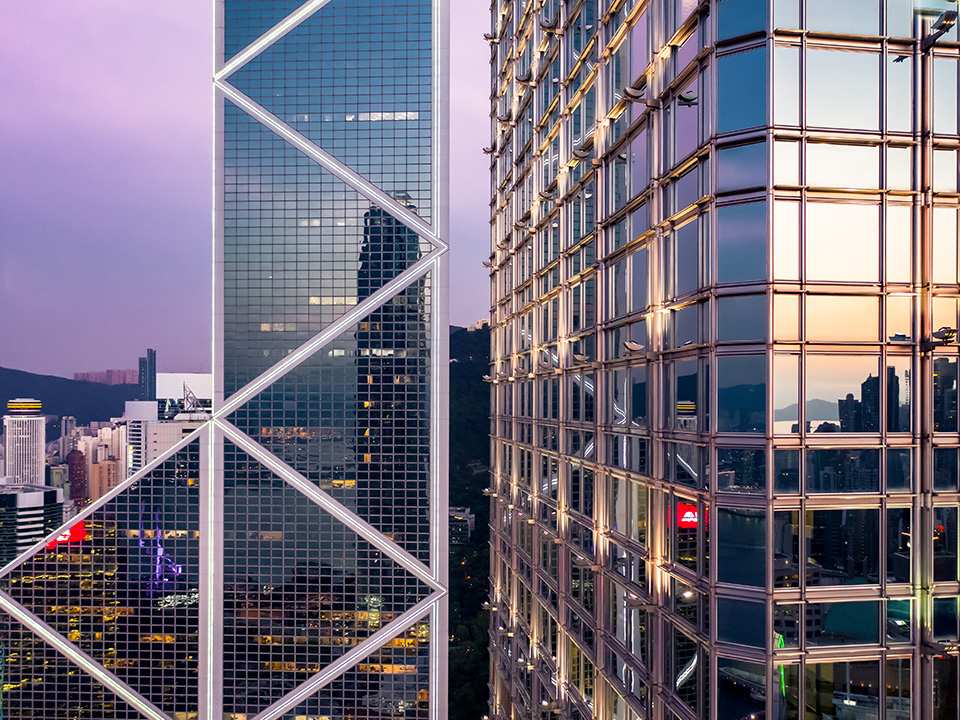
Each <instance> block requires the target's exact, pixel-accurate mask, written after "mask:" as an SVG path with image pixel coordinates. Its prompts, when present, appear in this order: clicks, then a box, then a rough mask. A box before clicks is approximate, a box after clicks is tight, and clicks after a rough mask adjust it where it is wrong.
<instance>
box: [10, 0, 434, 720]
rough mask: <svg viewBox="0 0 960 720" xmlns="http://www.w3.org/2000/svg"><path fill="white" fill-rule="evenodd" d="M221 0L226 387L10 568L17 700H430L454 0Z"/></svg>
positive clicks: (104, 707) (189, 710)
mask: <svg viewBox="0 0 960 720" xmlns="http://www.w3.org/2000/svg"><path fill="white" fill-rule="evenodd" d="M216 19H217V23H216V53H215V68H214V86H215V153H216V176H215V190H214V206H215V213H214V224H215V227H214V233H215V243H214V269H213V282H214V286H215V288H214V298H215V299H214V334H215V337H214V341H213V370H214V385H215V391H214V392H215V397H214V405H213V410H212V413H211V415H210V419H209V421H208V422H206V423H204V424H203V426H202V427H200V428H198V429H197V430H195V431H194V432H192V433H190V434H189V435H187V436H186V437H184V439H183V440H182V441H181V442H179V443H178V444H177V445H175V446H174V447H173V448H172V449H171V450H170V451H168V452H166V453H164V454H163V455H162V456H161V457H160V458H158V459H157V460H156V461H154V462H152V463H150V464H149V465H147V466H146V467H144V468H143V469H142V470H141V471H139V472H137V473H136V474H135V475H133V476H132V477H131V478H129V479H128V480H127V481H126V482H124V483H123V484H122V485H120V486H119V487H118V488H116V489H115V490H113V491H112V492H110V493H109V494H108V495H106V496H105V497H103V498H102V499H101V500H99V501H98V502H96V503H94V504H93V505H91V506H90V507H89V508H86V509H85V510H84V511H83V513H81V514H80V515H79V516H77V517H75V518H73V519H72V520H71V521H70V523H69V524H68V526H67V527H64V528H60V529H59V531H58V533H57V534H56V535H54V536H51V537H49V538H47V540H46V541H45V543H43V544H39V545H37V546H35V547H34V548H33V549H31V551H29V552H28V553H26V554H25V555H24V556H21V557H20V558H18V559H16V560H14V561H12V562H11V563H9V564H8V565H7V566H6V567H5V568H3V569H2V570H0V611H2V613H3V615H2V620H3V624H2V628H0V630H2V633H0V659H2V664H0V717H2V718H4V719H5V720H6V719H7V718H9V719H10V720H14V719H16V720H19V719H20V718H36V719H38V720H39V719H41V718H42V719H44V720H60V719H62V720H68V719H69V720H74V719H78V718H89V719H90V720H101V719H105V718H152V719H154V720H161V719H164V718H165V719H166V720H255V719H256V720H271V719H273V718H276V719H283V720H321V719H323V720H327V719H330V720H333V719H336V718H354V719H356V720H363V719H368V720H374V719H376V720H382V719H384V718H398V719H399V718H416V719H417V720H439V718H442V717H445V715H446V698H445V694H446V669H445V668H446V643H447V617H446V613H447V603H446V587H447V569H446V563H447V557H446V555H447V538H446V527H447V508H446V505H447V495H446V470H447V468H446V459H447V454H446V436H447V430H446V421H447V411H446V393H447V390H446V387H447V386H446V364H447V360H446V357H447V347H446V338H447V333H448V330H447V324H448V323H447V311H446V306H445V303H446V295H447V259H446V252H447V244H446V236H447V231H446V227H447V205H448V199H447V169H446V166H445V162H446V159H445V158H446V144H447V140H446V133H447V120H446V115H447V107H446V103H447V99H446V83H447V70H446V67H447V33H448V31H447V18H446V3H444V2H441V1H440V0H436V1H434V0H386V1H378V2H373V1H372V0H306V1H303V0H273V1H269V0H255V1H254V0H220V1H219V2H217V3H216ZM201 294H202V293H201ZM198 311H203V310H202V309H200V308H198Z"/></svg>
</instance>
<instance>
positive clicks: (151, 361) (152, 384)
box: [138, 348, 157, 401]
mask: <svg viewBox="0 0 960 720" xmlns="http://www.w3.org/2000/svg"><path fill="white" fill-rule="evenodd" d="M138 382H139V384H140V395H139V396H138V397H139V399H140V400H144V401H149V400H156V399H157V351H156V350H151V349H149V348H148V349H147V354H146V356H145V357H142V358H140V370H139V374H138Z"/></svg>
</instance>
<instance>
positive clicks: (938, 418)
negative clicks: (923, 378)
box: [933, 357, 957, 432]
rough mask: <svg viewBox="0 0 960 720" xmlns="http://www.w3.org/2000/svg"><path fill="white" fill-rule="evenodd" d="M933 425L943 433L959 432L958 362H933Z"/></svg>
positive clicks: (939, 360)
mask: <svg viewBox="0 0 960 720" xmlns="http://www.w3.org/2000/svg"><path fill="white" fill-rule="evenodd" d="M933 425H934V429H935V430H938V431H941V432H951V431H952V432H956V431H957V361H956V360H950V359H949V358H945V357H938V358H936V359H934V361H933Z"/></svg>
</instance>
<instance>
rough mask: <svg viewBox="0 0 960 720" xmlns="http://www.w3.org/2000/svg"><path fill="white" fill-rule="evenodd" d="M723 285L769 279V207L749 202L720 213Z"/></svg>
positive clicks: (727, 208) (721, 279) (723, 209)
mask: <svg viewBox="0 0 960 720" xmlns="http://www.w3.org/2000/svg"><path fill="white" fill-rule="evenodd" d="M717 217H718V222H717V225H718V230H717V233H718V245H719V253H720V259H719V260H720V261H719V265H720V277H719V280H720V282H722V283H728V282H750V281H752V280H764V279H766V277H767V204H766V203H765V202H761V203H749V204H746V205H734V206H731V207H723V208H720V209H719V210H718V211H717Z"/></svg>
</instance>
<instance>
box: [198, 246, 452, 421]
mask: <svg viewBox="0 0 960 720" xmlns="http://www.w3.org/2000/svg"><path fill="white" fill-rule="evenodd" d="M439 254H441V252H440V251H434V252H432V253H430V254H429V255H426V256H424V257H422V258H421V259H420V260H418V261H417V262H415V263H414V264H413V265H411V266H410V267H409V268H407V269H406V270H404V271H403V272H402V273H400V274H399V275H397V277H395V278H394V279H393V280H391V281H390V282H388V283H387V284H386V285H384V286H383V287H381V288H380V289H379V290H377V291H376V292H375V293H373V294H372V295H371V296H370V297H368V298H366V299H365V300H364V301H363V302H362V303H360V304H358V305H355V306H354V307H352V308H350V310H348V311H347V312H346V313H344V314H343V315H341V316H340V317H339V318H337V319H336V320H334V321H333V322H332V323H330V324H329V325H327V327H325V328H324V329H323V330H322V331H321V332H319V333H317V334H316V335H315V336H314V337H313V338H312V339H310V340H308V341H307V342H306V343H304V344H303V345H301V346H300V347H299V348H297V349H296V350H294V351H293V352H292V353H290V354H289V355H287V356H286V357H285V358H284V359H283V360H281V361H280V362H278V363H277V364H276V365H274V366H273V367H271V368H270V369H269V370H267V371H266V372H265V373H263V375H261V376H260V377H258V378H256V379H254V380H251V381H250V382H249V383H247V384H246V385H244V386H243V387H242V388H240V390H238V391H237V392H235V393H234V394H233V395H231V396H230V399H229V400H227V401H226V402H225V403H224V404H223V405H222V406H221V407H219V408H216V409H215V411H214V417H216V418H226V417H227V416H229V415H230V414H231V413H233V412H234V411H235V410H236V409H237V408H239V407H240V406H241V405H243V404H244V403H246V402H247V401H248V400H250V398H252V397H255V396H256V395H257V394H259V393H260V391H262V390H263V389H264V388H266V387H269V386H270V385H272V384H273V383H274V382H276V380H277V379H278V378H280V377H282V376H283V375H286V374H287V373H288V372H290V371H291V370H292V369H293V368H295V367H297V366H298V365H300V364H301V363H303V362H304V361H306V360H307V359H309V358H310V356H311V355H313V354H314V353H315V352H317V350H319V349H320V348H322V347H323V346H324V345H326V344H327V343H329V342H331V341H332V340H335V339H336V338H338V337H339V336H340V335H342V334H343V333H345V332H346V331H347V330H349V329H350V327H351V326H353V325H355V324H356V323H358V322H359V321H360V320H362V319H363V318H365V317H366V316H367V315H369V314H370V313H371V312H373V311H374V310H376V309H377V308H378V307H380V306H381V305H383V304H384V303H386V302H387V301H389V300H392V299H393V298H394V296H396V295H397V294H399V292H400V291H401V290H404V289H406V288H408V287H409V286H411V285H413V283H415V282H416V281H417V280H419V279H420V278H422V277H424V276H425V275H426V274H427V273H428V271H429V270H431V269H432V268H433V260H434V258H436V257H437V255H439Z"/></svg>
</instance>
